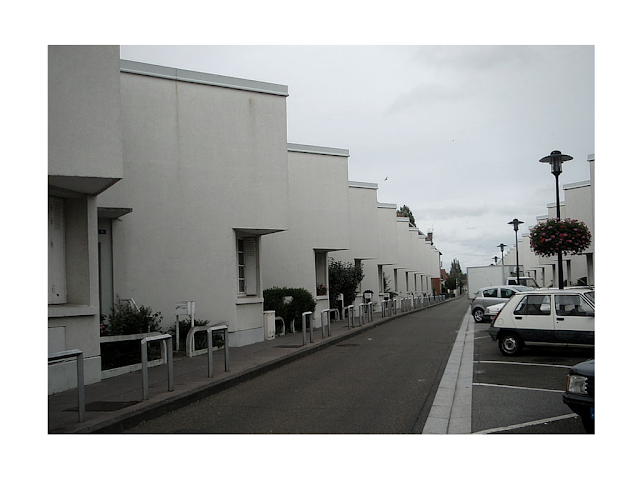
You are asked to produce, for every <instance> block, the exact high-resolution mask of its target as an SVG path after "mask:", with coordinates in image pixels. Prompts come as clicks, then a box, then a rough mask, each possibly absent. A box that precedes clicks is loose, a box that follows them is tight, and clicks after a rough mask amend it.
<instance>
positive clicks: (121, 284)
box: [99, 61, 288, 346]
mask: <svg viewBox="0 0 640 480" xmlns="http://www.w3.org/2000/svg"><path fill="white" fill-rule="evenodd" d="M122 65H123V73H122V74H121V85H122V87H121V88H122V105H123V107H122V118H123V137H124V141H123V145H124V147H123V148H124V179H123V180H122V181H121V182H120V183H119V184H118V185H116V186H115V187H113V189H111V190H109V191H107V192H105V193H104V194H103V195H101V196H100V198H99V202H100V206H102V207H123V208H132V209H133V211H132V212H131V213H130V214H128V215H125V216H123V217H121V218H120V219H119V220H116V221H115V222H114V224H113V264H114V269H113V270H114V273H113V275H114V291H115V293H116V294H118V295H119V296H120V297H121V298H134V299H135V300H136V302H137V303H138V304H143V305H145V306H149V307H151V308H152V309H153V310H154V311H159V312H162V314H163V316H164V322H163V326H164V327H168V326H170V325H173V324H174V322H175V315H174V303H175V302H179V301H185V300H193V301H195V302H196V315H195V317H196V318H197V319H202V320H209V322H210V323H219V322H227V323H228V324H229V332H230V342H229V343H230V345H231V346H238V345H244V344H248V343H253V342H256V341H260V340H263V339H264V333H263V315H262V295H261V293H260V292H261V288H259V289H258V292H259V293H258V295H256V296H245V295H242V294H239V293H238V266H237V252H236V232H239V231H240V232H246V233H249V234H256V235H259V234H262V233H269V232H273V231H280V230H284V229H286V228H287V227H288V223H287V215H288V212H287V205H288V182H287V168H288V167H287V153H286V148H287V147H286V145H287V144H286V136H287V133H286V128H287V126H286V94H285V92H286V87H282V86H274V85H271V84H260V83H259V82H249V83H250V87H252V88H248V87H246V85H245V82H246V81H244V80H241V79H228V78H225V79H224V80H225V83H226V86H225V87H223V86H218V85H217V83H220V77H218V76H215V75H207V74H200V73H197V72H184V71H180V70H176V69H168V68H165V67H157V66H150V65H145V64H136V63H134V62H125V61H123V62H122ZM129 72H131V73H129ZM133 72H137V73H133ZM253 87H257V88H258V89H262V90H266V91H267V92H268V91H269V90H270V89H272V90H273V93H263V92H262V91H256V89H255V88H253ZM260 244H261V241H259V242H258V257H262V252H261V251H260ZM261 271H263V269H262V268H261Z"/></svg>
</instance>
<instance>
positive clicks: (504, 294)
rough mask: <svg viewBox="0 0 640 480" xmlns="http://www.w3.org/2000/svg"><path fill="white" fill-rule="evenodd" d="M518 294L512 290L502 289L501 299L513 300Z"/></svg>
mask: <svg viewBox="0 0 640 480" xmlns="http://www.w3.org/2000/svg"><path fill="white" fill-rule="evenodd" d="M514 293H516V292H514V291H513V290H511V289H510V288H501V289H500V298H511V297H512V296H513V294H514Z"/></svg>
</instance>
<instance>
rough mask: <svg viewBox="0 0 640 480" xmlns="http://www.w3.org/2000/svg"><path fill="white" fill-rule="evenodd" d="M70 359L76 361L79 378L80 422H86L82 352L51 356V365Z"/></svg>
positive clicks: (75, 350)
mask: <svg viewBox="0 0 640 480" xmlns="http://www.w3.org/2000/svg"><path fill="white" fill-rule="evenodd" d="M69 358H75V359H76V366H77V378H78V422H79V423H82V422H84V417H85V415H84V414H85V405H84V355H83V353H82V350H78V349H73V350H64V351H62V352H57V353H53V354H51V355H49V365H51V364H53V363H59V362H61V361H62V360H67V359H69Z"/></svg>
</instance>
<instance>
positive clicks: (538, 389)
mask: <svg viewBox="0 0 640 480" xmlns="http://www.w3.org/2000/svg"><path fill="white" fill-rule="evenodd" d="M473 386H474V387H501V388H515V389H517V390H534V391H537V392H552V393H564V390H551V389H548V388H534V387H516V386H515V385H499V384H496V383H475V382H474V383H473Z"/></svg>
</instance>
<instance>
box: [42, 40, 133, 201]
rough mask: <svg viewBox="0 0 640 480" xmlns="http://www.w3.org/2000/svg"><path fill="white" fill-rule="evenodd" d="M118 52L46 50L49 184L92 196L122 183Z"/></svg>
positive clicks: (78, 48)
mask: <svg viewBox="0 0 640 480" xmlns="http://www.w3.org/2000/svg"><path fill="white" fill-rule="evenodd" d="M119 62H120V48H119V47H118V46H96V45H52V46H49V72H48V74H49V83H48V85H49V90H48V108H49V110H48V113H49V123H48V133H49V152H48V153H49V165H48V167H49V176H50V185H55V186H58V187H60V188H66V189H69V190H72V191H76V192H82V193H89V194H97V193H99V192H101V191H103V190H104V189H105V188H108V187H109V186H110V185H112V184H113V183H115V182H117V181H118V180H119V179H120V178H122V168H123V167H122V142H121V136H120V80H119V76H120V72H119Z"/></svg>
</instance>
